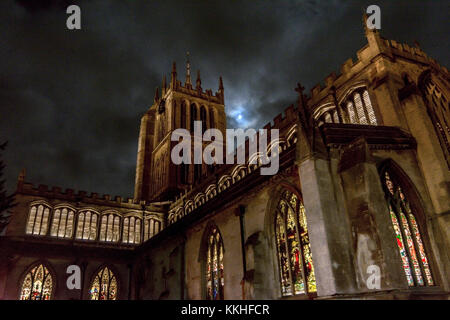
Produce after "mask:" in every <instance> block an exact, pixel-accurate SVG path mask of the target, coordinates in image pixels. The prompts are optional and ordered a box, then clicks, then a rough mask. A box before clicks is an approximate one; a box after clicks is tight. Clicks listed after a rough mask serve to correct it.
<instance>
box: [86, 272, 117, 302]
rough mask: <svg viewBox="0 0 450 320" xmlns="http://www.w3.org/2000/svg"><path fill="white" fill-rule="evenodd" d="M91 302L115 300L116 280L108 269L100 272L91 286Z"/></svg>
mask: <svg viewBox="0 0 450 320" xmlns="http://www.w3.org/2000/svg"><path fill="white" fill-rule="evenodd" d="M90 294H91V300H116V299H117V280H116V276H115V275H114V273H113V272H112V271H111V269H109V268H108V267H104V268H103V269H102V270H100V271H99V272H98V273H97V275H96V276H95V278H94V281H93V282H92V285H91V290H90Z"/></svg>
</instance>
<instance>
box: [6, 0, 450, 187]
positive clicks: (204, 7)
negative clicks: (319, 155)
mask: <svg viewBox="0 0 450 320" xmlns="http://www.w3.org/2000/svg"><path fill="white" fill-rule="evenodd" d="M70 4H78V5H80V7H81V26H82V29H81V30H76V31H72V30H68V29H67V28H66V19H67V17H68V15H67V14H66V8H67V6H68V5H70ZM370 4H377V5H379V6H380V7H381V14H382V20H381V27H382V30H381V33H382V35H383V36H384V37H387V38H389V39H395V40H397V41H399V42H407V43H410V44H413V43H414V40H417V41H418V42H419V43H420V45H421V47H422V49H423V50H424V51H425V52H427V53H428V54H429V55H430V56H431V57H433V58H435V59H436V60H438V61H439V62H440V63H441V64H442V65H444V66H447V67H449V59H450V53H449V41H448V40H449V39H448V35H449V31H450V24H449V23H448V22H449V21H450V16H449V12H450V1H448V0H447V1H437V0H433V1H423V0H418V1H411V0H407V1H403V0H395V1H392V0H391V1H349V0H329V1H328V0H320V1H319V0H317V1H314V0H297V1H288V0H283V1H281V0H279V1H268V0H261V1H230V0H226V1H225V0H224V1H220V2H215V1H194V2H188V1H176V2H175V1H173V2H172V1H50V0H47V1H36V0H30V1H24V0H22V1H5V0H2V1H0V108H1V109H0V110H1V113H0V142H1V141H4V140H8V141H9V145H8V148H7V150H6V151H5V153H4V160H5V162H6V164H7V168H6V177H5V178H6V179H7V185H8V187H9V190H10V191H13V189H14V188H15V185H16V181H17V176H18V174H19V171H20V169H21V168H26V169H27V179H26V180H27V181H29V182H33V183H34V184H36V185H37V184H47V185H49V186H61V187H62V188H63V189H64V188H73V189H75V190H85V191H88V192H98V193H100V194H103V193H109V194H111V195H113V196H114V195H122V196H132V194H133V186H134V176H135V163H136V150H137V138H138V131H139V122H140V117H141V116H142V114H143V113H144V112H145V111H146V110H147V109H148V107H149V106H150V105H151V104H152V102H153V97H154V92H155V88H156V87H157V86H159V87H161V79H162V76H163V74H166V75H167V77H168V79H169V78H170V70H171V65H172V61H176V62H177V69H178V70H177V71H178V78H179V79H181V80H182V81H183V82H184V79H185V60H186V57H185V56H186V52H187V51H189V52H190V61H191V68H192V73H193V81H194V83H195V77H196V74H197V69H200V71H201V76H202V87H203V88H204V89H208V88H211V89H212V90H213V92H216V91H217V89H218V79H219V76H220V75H222V77H223V81H224V87H225V105H226V112H227V116H228V120H227V121H228V127H253V128H259V127H262V126H263V125H264V124H265V123H267V122H268V121H270V120H272V119H273V118H274V117H275V116H276V115H277V114H278V113H280V112H281V111H283V110H284V109H285V108H286V107H288V106H289V105H290V104H292V103H294V102H295V99H296V92H295V91H294V87H295V86H296V83H297V82H301V83H302V84H303V85H304V86H305V87H306V89H307V92H309V89H310V88H311V87H312V86H314V85H315V84H316V83H318V82H322V83H323V80H324V79H325V77H326V76H327V75H328V74H330V73H331V72H332V71H335V72H336V73H338V72H339V70H340V66H341V64H342V63H343V62H344V61H345V60H347V59H348V58H350V57H352V58H353V59H354V60H355V59H356V51H357V50H358V49H360V48H361V47H363V46H364V45H365V41H366V40H365V38H364V30H363V27H362V12H363V11H364V10H365V8H366V7H367V6H368V5H370ZM239 115H240V116H239Z"/></svg>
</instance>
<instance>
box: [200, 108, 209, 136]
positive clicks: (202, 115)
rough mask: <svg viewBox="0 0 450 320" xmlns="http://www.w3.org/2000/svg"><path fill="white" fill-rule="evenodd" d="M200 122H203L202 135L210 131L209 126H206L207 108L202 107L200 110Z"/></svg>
mask: <svg viewBox="0 0 450 320" xmlns="http://www.w3.org/2000/svg"><path fill="white" fill-rule="evenodd" d="M200 120H201V121H202V133H205V131H206V130H207V129H208V125H207V124H206V108H205V106H202V107H201V108H200Z"/></svg>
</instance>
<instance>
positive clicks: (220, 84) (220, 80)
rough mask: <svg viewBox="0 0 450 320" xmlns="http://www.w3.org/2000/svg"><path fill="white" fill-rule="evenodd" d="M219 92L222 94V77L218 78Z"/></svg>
mask: <svg viewBox="0 0 450 320" xmlns="http://www.w3.org/2000/svg"><path fill="white" fill-rule="evenodd" d="M219 91H222V92H223V81H222V76H220V78H219Z"/></svg>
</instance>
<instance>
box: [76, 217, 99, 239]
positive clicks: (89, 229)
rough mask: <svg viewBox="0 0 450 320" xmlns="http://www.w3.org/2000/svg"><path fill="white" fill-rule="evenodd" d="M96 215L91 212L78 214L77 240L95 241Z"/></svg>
mask: <svg viewBox="0 0 450 320" xmlns="http://www.w3.org/2000/svg"><path fill="white" fill-rule="evenodd" d="M97 220H98V214H96V213H94V212H92V211H89V210H88V211H83V212H80V213H79V214H78V223H77V233H76V238H77V239H83V240H95V239H97Z"/></svg>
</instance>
